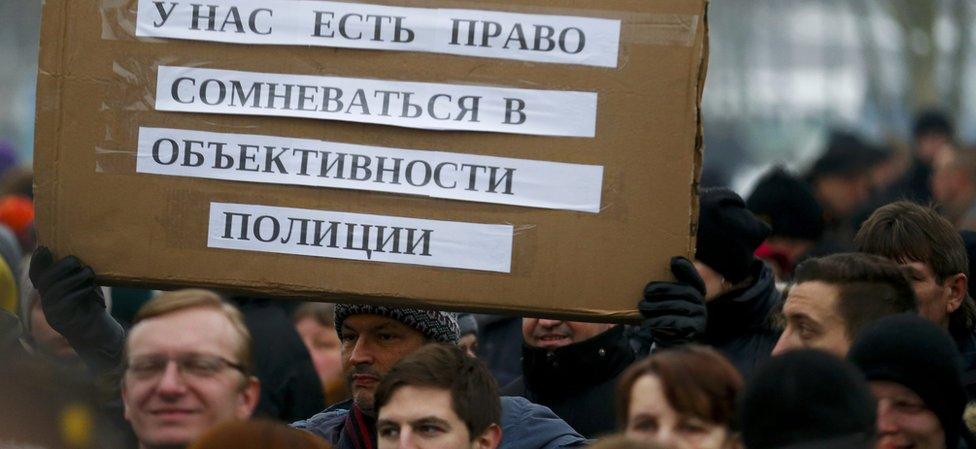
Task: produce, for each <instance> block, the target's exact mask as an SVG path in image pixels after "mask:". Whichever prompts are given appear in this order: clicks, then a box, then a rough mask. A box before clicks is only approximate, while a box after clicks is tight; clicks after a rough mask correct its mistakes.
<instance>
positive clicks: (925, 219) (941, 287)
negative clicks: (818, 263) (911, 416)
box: [856, 201, 976, 394]
mask: <svg viewBox="0 0 976 449" xmlns="http://www.w3.org/2000/svg"><path fill="white" fill-rule="evenodd" d="M856 242H857V245H858V249H859V250H860V251H863V252H866V253H870V254H877V255H880V256H883V257H887V258H889V259H891V260H893V261H896V262H897V263H899V264H901V266H902V267H903V268H904V269H905V270H907V273H908V277H909V280H910V281H911V285H912V288H913V289H914V290H915V296H916V297H917V298H918V309H919V314H920V315H921V316H922V317H923V318H926V319H928V320H929V321H932V322H933V323H935V324H937V325H939V326H940V327H942V328H943V329H946V330H947V331H948V332H949V335H951V336H952V339H953V340H954V341H955V343H956V348H957V349H958V350H959V352H960V353H961V354H962V357H963V367H964V369H965V371H966V373H967V375H966V377H967V379H968V380H967V381H966V385H967V389H968V390H969V391H970V393H971V394H973V393H976V303H974V302H973V299H972V298H971V297H970V295H969V285H968V275H969V267H970V266H969V257H968V254H967V252H966V246H965V243H964V242H963V240H962V237H960V235H959V233H957V232H956V230H955V229H953V227H952V224H950V223H949V222H948V221H947V220H946V219H945V218H943V217H942V216H940V215H939V214H938V212H936V211H935V210H933V209H931V208H927V207H924V206H920V205H918V204H915V203H911V202H908V201H900V202H897V203H892V204H889V205H887V206H884V207H882V208H880V209H878V210H877V211H875V212H874V214H872V215H871V217H870V218H868V220H867V221H865V222H864V224H863V225H862V226H861V230H860V231H858V234H857V238H856Z"/></svg>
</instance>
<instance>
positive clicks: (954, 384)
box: [848, 314, 966, 449]
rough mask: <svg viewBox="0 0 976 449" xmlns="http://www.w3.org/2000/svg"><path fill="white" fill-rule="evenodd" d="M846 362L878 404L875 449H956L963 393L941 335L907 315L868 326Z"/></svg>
mask: <svg viewBox="0 0 976 449" xmlns="http://www.w3.org/2000/svg"><path fill="white" fill-rule="evenodd" d="M848 358H849V359H850V360H851V362H853V363H854V365H857V367H858V368H860V369H861V371H862V372H863V373H864V376H865V377H866V378H867V380H868V383H869V384H870V385H871V392H872V393H873V394H874V396H875V399H877V401H878V420H877V435H878V442H877V445H876V446H875V448H876V449H895V448H913V449H956V448H957V447H958V446H959V445H960V444H959V443H960V441H961V440H960V434H961V433H963V429H962V425H961V424H962V414H963V409H964V407H965V405H966V392H965V391H964V390H963V385H962V379H961V374H962V370H961V364H960V360H959V354H958V353H957V352H956V349H955V347H954V345H953V343H952V340H951V339H950V338H949V335H948V334H947V333H946V332H945V330H943V329H940V328H939V327H937V326H935V325H933V324H932V323H931V322H927V321H926V320H924V319H922V318H919V317H918V316H913V315H907V314H906V315H899V316H892V317H886V318H884V319H881V320H878V322H877V323H874V324H873V325H872V326H869V327H868V328H867V329H865V330H864V332H863V333H862V334H861V335H860V336H859V337H858V339H857V341H855V343H854V345H853V346H852V347H851V351H850V354H849V356H848Z"/></svg>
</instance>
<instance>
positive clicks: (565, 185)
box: [35, 0, 708, 320]
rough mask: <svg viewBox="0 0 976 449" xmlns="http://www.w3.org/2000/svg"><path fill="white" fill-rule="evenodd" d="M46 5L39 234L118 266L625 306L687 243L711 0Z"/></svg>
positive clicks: (330, 293)
mask: <svg viewBox="0 0 976 449" xmlns="http://www.w3.org/2000/svg"><path fill="white" fill-rule="evenodd" d="M377 3H379V1H378V0H377V1H375V2H370V3H345V2H332V1H318V0H290V1H279V2H265V1H259V0H211V1H200V2H193V3H189V2H182V1H152V0H127V1H118V0H97V1H93V2H70V3H69V2H67V1H66V0H49V1H47V2H46V3H45V7H44V22H43V29H42V43H41V49H42V51H41V60H40V72H39V76H38V103H37V136H36V146H37V147H36V151H35V172H36V178H35V179H36V181H35V189H36V200H37V206H36V207H37V217H38V220H37V227H38V238H39V240H40V243H41V244H44V245H47V246H49V247H51V248H52V250H53V251H54V252H55V253H56V254H58V255H66V254H75V255H76V256H78V257H79V258H81V259H82V260H84V261H85V262H87V263H89V264H90V265H92V267H93V268H94V269H95V271H96V272H97V273H98V274H99V276H100V278H101V279H102V280H104V281H105V282H108V283H117V284H129V285H133V284H134V285H146V286H154V287H167V286H201V287H211V288H218V289H223V290H231V291H237V292H250V293H256V294H262V295H269V296H283V297H305V298H316V299H321V300H345V301H370V302H375V303H382V304H396V305H413V306H418V307H436V308H444V309H456V310H471V311H491V312H511V313H520V314H528V315H546V316H562V317H571V318H577V319H591V320H617V319H623V318H626V317H633V316H635V315H636V311H635V306H636V303H637V301H638V300H639V298H640V297H641V292H642V290H643V287H644V285H645V284H646V283H647V282H649V281H651V280H656V279H668V278H670V274H669V273H668V260H669V259H670V257H671V256H674V255H684V256H691V255H692V253H693V249H694V245H693V237H694V226H695V221H696V217H695V215H696V210H697V204H696V199H695V194H694V191H695V188H696V185H697V176H698V170H699V165H700V159H701V129H700V113H699V112H700V111H699V106H700V101H701V91H702V86H703V83H704V76H705V66H706V63H705V61H706V57H707V47H708V45H707V24H706V23H707V22H706V19H705V2H704V0H702V1H693V2H688V1H679V0H673V1H660V2H645V1H641V0H624V1H620V2H614V4H613V5H612V6H608V5H607V4H606V3H604V2H597V1H584V2H575V3H574V4H573V7H572V8H568V7H553V6H551V4H550V3H551V2H546V1H543V0H518V1H513V2H508V3H506V4H504V5H500V4H482V3H480V2H459V1H425V2H417V1H407V0H400V1H383V2H382V3H383V4H382V5H381V4H377Z"/></svg>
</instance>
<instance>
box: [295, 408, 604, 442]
mask: <svg viewBox="0 0 976 449" xmlns="http://www.w3.org/2000/svg"><path fill="white" fill-rule="evenodd" d="M501 400H502V442H501V444H500V445H499V446H498V449H561V448H576V447H583V446H585V445H586V444H587V443H588V441H587V440H586V439H585V438H583V437H582V436H581V435H580V434H579V433H577V432H576V431H575V430H573V428H572V427H570V426H569V424H566V422H565V421H563V420H562V419H560V418H559V417H558V416H556V414H555V413H553V412H552V410H549V409H548V408H547V407H543V406H541V405H538V404H533V403H531V402H529V401H528V400H527V399H525V398H520V397H511V396H502V398H501ZM351 405H352V401H346V402H341V403H339V404H336V405H333V406H331V407H329V408H328V409H326V410H325V411H324V412H322V413H319V414H317V415H315V416H312V417H311V418H309V419H306V420H303V421H298V422H295V423H292V427H296V428H299V429H303V430H306V431H309V432H311V433H314V434H316V435H318V436H320V437H322V438H324V439H325V440H326V441H328V442H329V443H330V444H332V447H333V448H335V449H353V447H352V445H351V442H349V441H347V440H346V439H345V436H344V434H343V433H342V426H343V425H344V423H345V421H346V415H347V414H348V413H349V407H350V406H351Z"/></svg>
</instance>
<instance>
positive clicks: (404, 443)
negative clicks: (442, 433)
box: [397, 426, 417, 449]
mask: <svg viewBox="0 0 976 449" xmlns="http://www.w3.org/2000/svg"><path fill="white" fill-rule="evenodd" d="M397 449H417V446H416V445H415V444H414V443H413V431H411V429H410V427H409V426H403V428H401V429H400V440H399V441H397Z"/></svg>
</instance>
